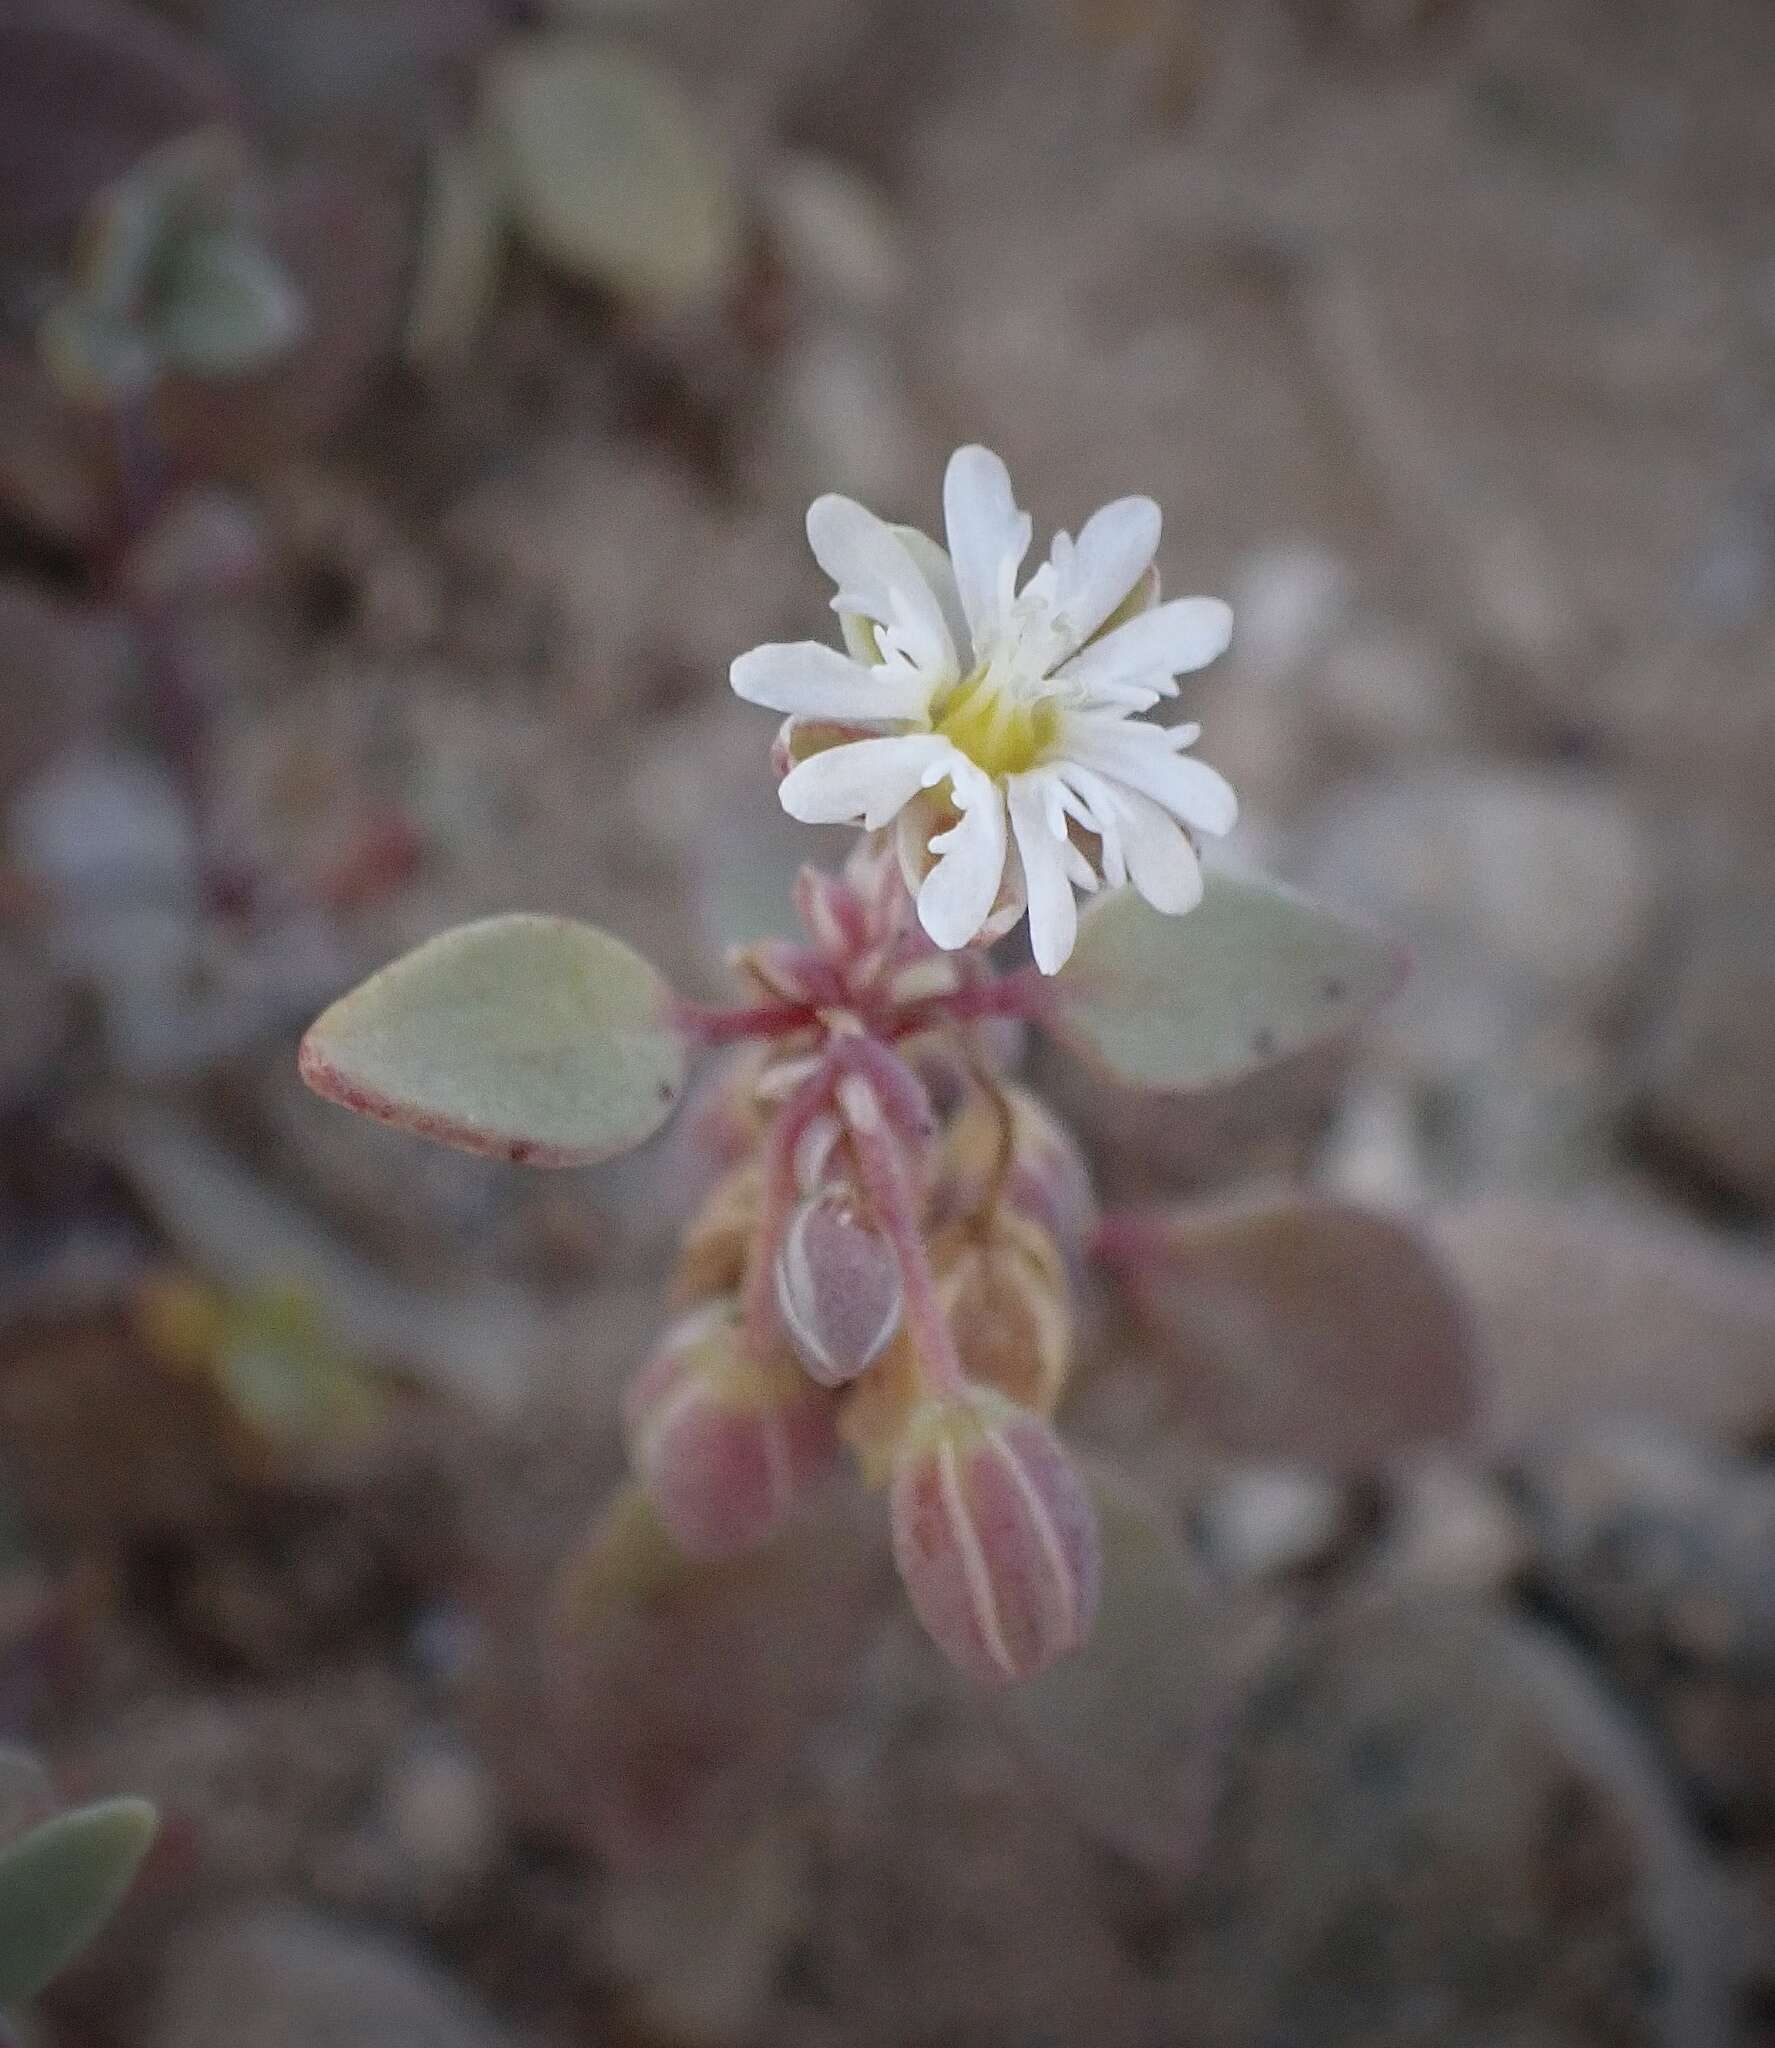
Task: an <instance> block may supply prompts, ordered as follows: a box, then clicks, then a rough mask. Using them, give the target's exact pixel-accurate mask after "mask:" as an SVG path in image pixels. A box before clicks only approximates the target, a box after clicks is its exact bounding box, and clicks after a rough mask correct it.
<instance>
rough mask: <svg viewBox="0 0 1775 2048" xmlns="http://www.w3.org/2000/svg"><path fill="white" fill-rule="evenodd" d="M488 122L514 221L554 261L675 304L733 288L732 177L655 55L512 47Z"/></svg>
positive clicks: (500, 66)
mask: <svg viewBox="0 0 1775 2048" xmlns="http://www.w3.org/2000/svg"><path fill="white" fill-rule="evenodd" d="M486 118H487V121H488V125H489V133H490V135H491V137H492V138H493V142H494V145H495V148H496V149H497V151H498V156H499V161H500V162H501V163H502V165H503V167H504V172H505V176H506V179H507V181H508V183H509V186H510V193H511V203H512V207H513V211H514V213H515V215H516V220H517V225H518V227H519V229H520V231H521V232H522V233H523V234H524V235H525V236H526V238H527V239H528V240H529V241H530V242H531V243H532V244H533V245H534V247H535V248H536V249H537V251H538V252H539V253H540V254H541V255H543V256H545V257H547V258H548V259H549V260H550V261H551V262H555V263H559V264H560V265H562V267H563V268H565V269H567V270H570V271H572V272H574V273H575V274H577V275H579V276H584V277H591V278H595V279H597V280H599V281H600V282H602V283H605V284H608V285H609V286H611V287H612V288H613V289H614V290H616V291H618V292H620V293H622V294H623V295H624V296H625V297H629V298H633V299H638V300H641V301H644V302H647V303H651V304H654V305H658V306H661V307H665V308H674V307H678V306H681V305H685V304H688V303H691V302H694V301H698V300H703V299H708V298H711V297H714V296H715V295H717V294H718V293H720V292H721V291H722V290H723V288H724V287H725V286H726V285H727V284H728V282H729V281H730V279H731V278H732V276H733V274H734V272H735V270H736V269H737V267H738V263H739V256H740V236H741V228H740V214H739V202H738V198H737V195H736V193H735V190H734V186H733V182H732V179H731V177H730V175H729V172H728V169H727V166H726V164H725V163H724V162H723V161H722V158H721V155H720V153H719V151H718V150H717V148H716V145H715V143H714V141H713V139H712V138H711V136H710V135H709V134H708V132H707V131H706V129H705V128H704V126H703V123H702V121H701V119H700V117H699V116H698V114H697V111H696V109H695V108H694V107H693V106H692V105H691V103H690V101H689V100H688V99H686V98H685V96H684V95H683V93H682V92H681V91H680V90H679V88H678V87H677V85H676V84H675V83H674V82H673V81H672V80H671V79H669V78H668V77H667V76H666V75H665V74H664V73H662V72H661V71H659V70H658V69H656V68H655V67H654V66H653V65H652V64H650V63H648V62H647V60H646V59H645V58H642V57H640V56H637V55H635V54H634V53H632V52H630V51H627V50H623V49H620V48H617V47H615V46H613V45H610V44H604V43H598V42H593V41H591V40H589V39H587V38H584V37H580V36H575V35H572V34H561V35H548V36H540V37H535V38H532V39H530V40H528V41H524V42H519V43H514V44H512V45H511V46H510V47H509V48H507V49H506V50H505V51H504V52H503V53H502V54H501V56H500V58H499V59H498V61H497V62H496V64H495V65H494V67H493V70H492V74H491V76H490V78H489V81H488V92H487V105H486Z"/></svg>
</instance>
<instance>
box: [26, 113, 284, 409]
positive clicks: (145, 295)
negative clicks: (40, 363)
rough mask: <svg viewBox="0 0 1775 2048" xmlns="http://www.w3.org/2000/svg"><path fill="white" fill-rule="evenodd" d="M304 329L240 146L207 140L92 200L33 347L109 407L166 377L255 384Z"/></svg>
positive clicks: (54, 369) (164, 157)
mask: <svg viewBox="0 0 1775 2048" xmlns="http://www.w3.org/2000/svg"><path fill="white" fill-rule="evenodd" d="M302 323H303V312H302V304H301V300H300V299H299V297H298V295H297V293H296V289H295V286H294V285H293V284H292V283H291V282H290V280H289V277H288V276H287V274H286V273H285V271H284V270H283V268H282V266H281V265H280V264H279V263H278V261H277V259H276V258H275V257H274V256H273V255H272V254H271V252H270V251H269V250H268V249H267V247H266V246H265V244H264V242H263V241H262V239H261V238H260V235H259V232H258V225H257V222H256V221H255V219H254V218H253V213H252V209H251V206H250V204H249V195H248V184H247V174H246V164H245V159H244V156H243V155H242V152H241V150H240V146H239V144H238V143H237V142H236V141H235V140H234V138H233V137H231V136H230V135H228V134H226V133H224V132H223V131H220V130H209V129H206V130H203V131H201V132H200V133H198V134H195V135H189V136H185V137H182V138H181V139H180V140H179V141H177V142H173V143H168V144H166V145H165V146H164V147H162V148H160V149H157V150H155V151H153V152H152V153H151V154H150V155H149V156H147V157H145V158H144V159H143V160H142V162H141V163H140V164H138V165H137V167H136V168H135V169H134V170H133V171H132V172H130V173H129V175H128V176H127V177H125V178H122V179H121V180H119V181H118V183H117V184H115V185H113V186H111V187H110V188H108V189H107V190H106V191H105V192H104V193H102V194H101V195H100V197H99V199H98V200H97V201H96V202H95V204H94V207H93V210H92V213H91V215H90V217H89V219H88V221H87V224H86V231H85V234H84V237H83V241H82V246H81V251H80V256H79V260H78V262H77V264H76V269H75V274H74V277H73V278H72V280H71V281H70V285H69V289H68V291H67V293H66V295H65V296H64V297H63V298H62V299H61V300H59V301H58V302H57V304H56V305H54V306H53V307H52V308H51V309H50V312H49V314H48V315H47V317H46V318H45V320H44V323H43V327H42V330H41V335H40V340H41V346H42V349H43V354H44V359H45V361H46V362H47V364H48V366H49V369H50V371H51V373H52V374H53V375H54V376H55V378H56V379H57V381H58V382H59V383H60V384H61V385H62V387H63V388H64V390H66V391H67V392H68V394H69V395H70V396H71V397H73V398H75V399H77V400H79V401H81V402H85V403H95V402H96V403H103V404H116V403H118V402H121V401H127V400H129V399H131V398H134V397H137V396H139V395H140V393H142V392H143V391H144V390H146V389H147V388H148V387H149V386H151V385H152V384H153V383H154V382H155V381H156V380H157V379H158V378H159V377H161V376H163V375H166V374H167V373H169V372H176V373H180V374H183V375H186V376H191V377H197V378H203V379H214V378H228V377H240V376H248V375H251V374H252V373H253V372H255V371H257V370H261V369H263V368H265V367H266V366H267V365H269V364H270V363H272V362H274V361H276V359H277V358H278V357H279V356H280V355H282V354H283V353H284V352H285V351H286V350H287V349H288V348H289V347H290V346H291V345H292V343H294V341H295V340H296V338H297V336H298V335H299V334H300V332H301V329H302Z"/></svg>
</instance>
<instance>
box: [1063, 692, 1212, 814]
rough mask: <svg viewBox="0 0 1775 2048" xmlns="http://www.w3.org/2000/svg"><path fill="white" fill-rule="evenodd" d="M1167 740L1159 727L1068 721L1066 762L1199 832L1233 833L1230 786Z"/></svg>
mask: <svg viewBox="0 0 1775 2048" xmlns="http://www.w3.org/2000/svg"><path fill="white" fill-rule="evenodd" d="M1169 740H1170V735H1169V734H1168V733H1166V732H1165V731H1164V730H1163V729H1162V728H1160V727H1158V726H1153V725H1140V724H1135V723H1132V722H1128V721H1120V720H1117V721H1112V720H1099V719H1093V718H1090V717H1083V718H1074V719H1071V720H1069V721H1068V723H1067V728H1066V735H1065V742H1064V751H1065V757H1066V759H1067V760H1069V761H1077V762H1079V763H1081V764H1082V765H1083V766H1084V767H1087V768H1095V769H1097V770H1098V771H1099V772H1100V773H1101V774H1103V775H1105V776H1107V777H1108V778H1109V780H1110V781H1112V782H1117V783H1120V784H1122V785H1123V786H1124V787H1126V788H1128V789H1132V790H1136V791H1138V792H1139V793H1140V794H1141V795H1142V796H1149V797H1151V798H1152V799H1153V801H1154V802H1155V803H1159V804H1162V805H1163V806H1164V807H1165V809H1166V810H1168V811H1169V812H1170V813H1171V814H1172V815H1173V817H1176V818H1178V819H1181V820H1182V822H1183V823H1184V824H1186V825H1189V826H1191V827H1193V828H1194V829H1195V830H1196V831H1198V832H1207V833H1210V834H1213V835H1214V836H1215V837H1219V836H1220V835H1221V834H1222V833H1226V832H1230V831H1231V830H1232V829H1233V826H1234V825H1235V824H1236V823H1237V822H1238V817H1239V800H1238V798H1237V797H1236V796H1235V795H1234V794H1233V789H1232V785H1231V784H1230V783H1229V782H1228V781H1227V779H1226V777H1225V776H1224V775H1222V774H1221V773H1220V772H1219V771H1218V770H1217V769H1214V768H1210V767H1209V766H1208V764H1207V762H1206V761H1196V760H1192V759H1191V758H1190V757H1189V756H1188V755H1187V754H1177V753H1173V752H1172V751H1171V748H1170V745H1169Z"/></svg>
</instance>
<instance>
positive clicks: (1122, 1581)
mask: <svg viewBox="0 0 1775 2048" xmlns="http://www.w3.org/2000/svg"><path fill="white" fill-rule="evenodd" d="M1090 1482H1091V1493H1092V1498H1093V1500H1094V1502H1095V1504H1096V1508H1097V1518H1098V1527H1099V1530H1100V1532H1101V1536H1102V1542H1103V1590H1102V1593H1101V1596H1100V1602H1099V1606H1098V1610H1097V1621H1096V1625H1095V1627H1094V1628H1093V1629H1092V1631H1091V1635H1090V1638H1089V1640H1088V1641H1087V1642H1086V1644H1085V1646H1084V1647H1083V1649H1080V1650H1077V1651H1075V1652H1074V1653H1073V1655H1072V1656H1070V1657H1065V1658H1062V1659H1061V1661H1060V1662H1059V1663H1058V1664H1056V1665H1054V1666H1053V1667H1052V1668H1051V1669H1050V1670H1047V1671H1045V1672H1043V1673H1042V1674H1041V1676H1040V1677H1038V1678H1032V1679H1027V1680H1025V1681H1024V1682H1023V1683H1022V1684H1021V1685H1012V1686H1006V1687H1004V1688H1002V1689H1001V1690H1000V1691H999V1692H998V1693H996V1694H994V1695H993V1706H994V1709H995V1711H996V1712H997V1713H998V1714H999V1715H1000V1716H1001V1717H1002V1719H1003V1721H1004V1723H1005V1725H1006V1726H1007V1727H1009V1729H1010V1730H1011V1731H1012V1733H1013V1735H1014V1736H1015V1737H1016V1738H1017V1740H1018V1742H1019V1743H1020V1744H1021V1746H1022V1747H1023V1748H1024V1749H1025V1750H1026V1751H1027V1752H1028V1754H1029V1756H1030V1758H1031V1760H1032V1761H1033V1762H1034V1763H1035V1764H1037V1765H1038V1766H1039V1767H1040V1768H1041V1769H1042V1770H1043V1771H1044V1772H1045V1773H1046V1774H1047V1775H1048V1776H1049V1777H1051V1778H1052V1779H1053V1781H1054V1783H1055V1784H1056V1786H1057V1787H1058V1788H1059V1789H1060V1790H1061V1791H1062V1793H1063V1794H1064V1795H1065V1796H1066V1797H1067V1799H1068V1800H1069V1803H1070V1804H1071V1805H1072V1806H1073V1807H1074V1808H1075V1809H1076V1811H1077V1813H1078V1816H1079V1818H1080V1820H1081V1821H1082V1822H1083V1823H1084V1824H1085V1825H1086V1826H1087V1827H1088V1828H1090V1829H1091V1831H1092V1832H1093V1833H1094V1834H1096V1835H1097V1836H1098V1837H1099V1838H1100V1839H1102V1840H1104V1841H1106V1842H1108V1843H1110V1844H1111V1845H1112V1846H1114V1847H1115V1848H1118V1849H1120V1850H1122V1851H1123V1852H1124V1853H1125V1854H1128V1855H1134V1856H1138V1857H1141V1858H1142V1859H1143V1860H1147V1861H1152V1862H1156V1863H1159V1864H1163V1865H1167V1866H1170V1867H1172V1868H1183V1867H1185V1866H1187V1865H1188V1864H1189V1863H1190V1862H1192V1861H1193V1860H1194V1858H1195V1856H1196V1854H1197V1853H1198V1851H1199V1849H1200V1846H1201V1842H1202V1838H1203V1834H1204V1830H1205V1828H1206V1826H1207V1823H1208V1820H1209V1817H1210V1795H1211V1789H1212V1779H1211V1773H1212V1769H1213V1764H1214V1757H1215V1744H1214V1738H1215V1736H1216V1734H1217V1732H1218V1724H1219V1720H1220V1714H1221V1706H1222V1700H1223V1695H1224V1694H1225V1692H1226V1687H1227V1674H1228V1673H1229V1672H1230V1670H1231V1668H1232V1663H1231V1659H1230V1657H1229V1628H1228V1624H1229V1620H1230V1618H1231V1617H1230V1610H1226V1609H1224V1608H1220V1607H1217V1606H1216V1605H1215V1603H1214V1602H1213V1601H1211V1599H1210V1598H1209V1596H1208V1593H1207V1591H1206V1589H1205V1587H1204V1585H1203V1583H1202V1580H1201V1577H1200V1574H1199V1573H1198V1572H1197V1571H1196V1569H1195V1567H1194V1566H1193V1565H1192V1564H1191V1562H1190V1560H1189V1559H1188V1558H1187V1557H1186V1556H1185V1554H1184V1551H1183V1548H1182V1546H1181V1545H1180V1544H1179V1543H1178V1541H1177V1539H1176V1538H1175V1537H1174V1536H1173V1535H1172V1533H1171V1531H1170V1530H1169V1529H1168V1528H1167V1527H1166V1526H1165V1524H1164V1522H1163V1520H1162V1518H1161V1517H1160V1516H1159V1514H1158V1513H1157V1511H1156V1510H1155V1509H1154V1508H1153V1506H1152V1505H1151V1503H1150V1502H1148V1501H1147V1500H1145V1499H1144V1498H1143V1497H1142V1496H1141V1495H1140V1493H1139V1492H1138V1491H1137V1490H1136V1489H1135V1488H1134V1487H1133V1486H1132V1485H1130V1484H1129V1482H1128V1481H1126V1480H1124V1479H1122V1478H1121V1477H1120V1476H1119V1475H1117V1474H1114V1473H1111V1472H1108V1471H1106V1470H1103V1469H1101V1468H1099V1469H1097V1470H1094V1471H1092V1472H1091V1473H1090Z"/></svg>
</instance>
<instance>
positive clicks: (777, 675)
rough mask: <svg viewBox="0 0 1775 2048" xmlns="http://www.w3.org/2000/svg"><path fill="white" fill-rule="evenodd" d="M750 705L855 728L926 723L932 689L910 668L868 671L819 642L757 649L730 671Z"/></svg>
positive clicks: (729, 674) (737, 689) (860, 664)
mask: <svg viewBox="0 0 1775 2048" xmlns="http://www.w3.org/2000/svg"><path fill="white" fill-rule="evenodd" d="M728 677H729V680H730V681H731V682H732V684H733V687H734V689H735V691H736V692H737V693H738V694H739V695H740V696H742V697H744V698H745V700H746V702H747V703H748V704H762V705H763V706H764V707H765V709H766V710H767V711H787V712H789V713H790V714H791V715H792V716H793V717H796V718H837V719H844V720H848V721H849V722H850V723H852V724H869V723H872V722H873V721H875V720H877V719H880V720H884V721H885V720H889V719H898V718H923V717H924V715H925V712H926V710H927V709H928V708H929V705H930V701H931V689H932V685H931V684H930V683H928V682H926V681H925V679H924V678H923V677H922V676H921V675H919V674H918V673H917V672H916V671H915V670H913V669H909V668H868V667H865V666H864V665H863V663H861V662H857V661H852V660H851V658H850V656H849V655H847V654H840V653H839V651H838V649H837V648H836V647H827V646H824V645H823V644H822V643H821V642H820V641H818V640H795V641H789V642H786V643H780V644H778V645H775V646H770V647H754V648H753V649H752V651H751V653H750V654H742V655H741V656H740V658H739V659H738V660H737V661H736V662H735V663H734V664H733V666H732V668H731V669H729V670H728Z"/></svg>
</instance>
